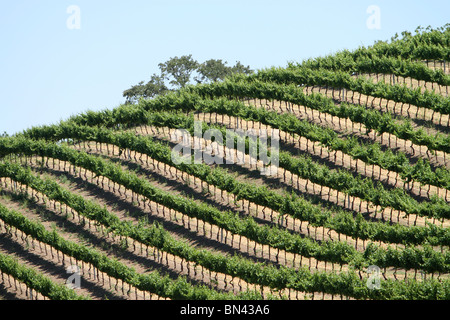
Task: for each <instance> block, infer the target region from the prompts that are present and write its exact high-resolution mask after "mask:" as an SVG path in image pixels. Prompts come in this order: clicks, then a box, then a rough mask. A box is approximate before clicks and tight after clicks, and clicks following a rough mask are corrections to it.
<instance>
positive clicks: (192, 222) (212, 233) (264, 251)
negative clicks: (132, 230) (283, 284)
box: [80, 173, 441, 279]
mask: <svg viewBox="0 0 450 320" xmlns="http://www.w3.org/2000/svg"><path fill="white" fill-rule="evenodd" d="M80 176H83V174H81V173H80ZM91 178H92V177H91ZM86 179H89V178H86ZM97 184H98V185H100V184H101V183H100V182H99V181H98V178H97ZM108 188H109V186H108ZM123 189H124V188H123ZM114 192H116V191H114ZM122 192H124V194H123V196H125V198H126V199H127V198H128V197H130V198H131V199H130V200H129V201H130V202H131V203H133V204H134V205H136V200H137V201H138V204H139V200H138V198H134V199H133V196H134V195H133V193H132V192H129V191H126V190H122V191H119V193H120V194H122ZM127 193H129V195H128V197H127ZM155 205H156V204H151V203H150V204H149V206H150V208H149V209H150V213H152V212H153V214H155V213H156V214H157V215H159V216H162V217H164V219H169V220H170V221H176V222H177V223H179V224H180V225H183V227H184V228H188V229H189V230H191V231H195V232H196V233H198V234H200V235H203V236H205V238H209V239H213V240H217V241H218V242H220V243H222V244H226V245H228V244H229V245H230V246H232V247H235V248H238V250H240V251H243V249H242V248H245V243H246V244H247V246H246V247H247V249H246V251H243V252H245V253H248V254H252V255H254V256H256V257H257V256H258V255H259V252H261V253H260V254H261V256H260V257H264V256H265V255H268V256H269V259H271V260H272V261H273V262H275V263H279V264H283V265H287V266H290V267H294V268H295V267H296V266H299V265H302V266H304V267H307V268H309V269H314V270H323V271H327V269H329V270H328V271H345V269H346V267H345V266H340V265H334V264H330V263H328V266H327V263H326V262H325V263H323V262H319V261H315V260H314V259H308V258H303V257H299V256H298V255H295V254H294V255H293V254H290V253H287V252H285V251H283V250H276V254H273V253H272V257H271V256H270V249H271V248H270V247H267V246H262V245H260V244H258V243H255V242H253V241H249V240H248V239H246V238H245V237H240V236H239V239H238V241H237V240H235V239H234V238H235V236H234V235H233V234H231V233H229V232H227V231H226V230H223V229H220V228H217V227H216V226H211V225H209V224H208V223H202V221H200V223H199V221H198V220H197V219H195V218H192V219H190V218H188V217H184V216H183V215H182V214H180V213H179V212H175V211H173V210H169V209H167V208H164V207H163V206H160V205H156V206H155ZM136 206H139V207H141V209H142V208H144V209H145V202H144V199H141V203H140V204H139V205H136ZM166 216H168V218H167V217H166ZM219 237H220V238H219ZM219 239H220V240H219ZM242 239H244V240H243V241H242ZM241 244H242V245H241ZM266 247H267V248H266ZM273 250H275V249H273ZM273 250H272V251H273ZM274 255H275V257H274ZM283 256H284V258H283ZM266 258H267V257H266ZM305 260H306V261H305ZM283 262H284V263H283ZM314 265H315V266H314ZM321 265H322V266H321ZM330 265H331V266H330ZM384 275H385V277H387V278H393V279H397V277H398V275H399V270H396V269H395V268H391V270H389V269H387V270H385V272H384ZM440 276H441V275H439V277H440ZM405 277H417V270H409V271H406V272H405Z"/></svg>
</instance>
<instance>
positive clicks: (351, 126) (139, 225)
mask: <svg viewBox="0 0 450 320" xmlns="http://www.w3.org/2000/svg"><path fill="white" fill-rule="evenodd" d="M449 68H450V27H449V26H448V25H447V26H445V27H442V28H438V29H431V28H429V29H427V30H419V31H417V32H416V33H415V34H410V33H407V32H405V33H403V34H402V37H396V38H393V39H391V41H388V42H381V41H380V42H377V43H375V44H374V45H373V46H370V47H367V48H366V47H363V48H359V49H357V50H354V51H341V52H339V53H336V54H334V55H330V56H326V57H321V58H317V59H309V60H306V61H303V62H301V63H300V62H299V63H294V62H291V63H289V64H288V66H287V67H284V68H270V69H264V70H259V71H257V72H255V73H253V74H251V75H243V74H235V75H232V76H230V77H228V78H227V79H226V80H224V81H220V82H212V83H207V84H198V85H189V86H187V87H185V88H182V89H180V90H178V91H176V92H170V93H167V94H164V95H160V96H157V97H155V98H153V99H147V100H146V99H141V100H140V101H139V102H138V103H136V104H124V105H122V106H120V107H117V108H115V109H112V110H104V111H98V112H94V111H88V112H85V113H83V114H80V115H75V116H72V117H70V118H69V119H67V120H65V121H61V122H60V123H59V124H55V125H48V126H40V127H33V128H30V129H28V130H25V131H23V132H21V133H18V134H16V135H14V136H12V137H1V138H0V275H1V277H0V299H2V300H14V299H19V300H72V299H92V300H103V299H109V300H113V299H120V300H125V299H129V300H176V299H189V300H232V299H233V300H234V299H243V300H268V299H287V300H305V299H307V300H322V299H325V300H367V299H374V300H391V299H396V300H397V299H405V300H415V299H421V300H422V299H430V300H448V299H450V277H449V275H450V252H449V246H450V229H449V227H450V205H449V201H450V193H449V192H448V191H449V190H450V155H449V154H448V153H450V136H449V130H450V129H449V128H450V100H449V97H448V89H449V86H450V70H449ZM198 123H201V125H200V127H199V126H198V125H197V124H198ZM180 129H184V130H185V131H184V132H187V133H189V134H190V135H191V138H192V137H193V136H194V134H195V132H198V131H199V130H200V133H201V137H200V138H199V139H194V138H192V139H188V142H187V143H186V141H184V142H183V143H184V146H185V147H191V148H192V149H193V150H195V151H197V152H198V151H202V152H205V153H207V152H209V153H210V154H211V155H214V156H215V159H216V160H217V159H219V158H220V159H221V160H224V161H222V162H220V163H214V162H213V163H209V162H207V161H200V162H195V161H184V162H183V161H177V160H180V159H178V158H176V157H174V156H173V150H174V148H175V147H176V146H179V145H180V143H181V141H182V140H181V139H180V136H179V133H180ZM238 129H239V130H243V131H247V130H258V131H261V132H263V131H264V132H266V134H267V140H270V139H269V137H270V138H271V139H275V138H276V139H277V141H279V146H275V145H272V144H270V145H269V146H268V147H267V148H266V149H265V148H264V145H263V144H261V143H258V144H257V145H256V146H255V145H254V144H253V142H252V140H251V139H250V138H249V137H245V136H243V137H242V136H241V137H239V136H238V135H236V136H233V135H227V134H226V133H227V132H228V131H232V130H234V131H237V130H238ZM211 132H215V133H220V134H221V135H222V136H223V139H215V138H214V139H213V136H212V135H211V134H208V133H211ZM273 141H275V140H273ZM238 145H242V146H244V147H243V148H241V149H239V148H238ZM254 147H255V148H256V149H258V150H259V151H265V152H267V154H268V155H271V156H272V155H274V157H271V159H272V160H274V159H276V161H277V165H276V166H273V165H272V166H270V165H271V164H270V163H268V162H267V161H265V160H264V159H260V158H258V157H255V156H254V155H255V153H254V152H252V150H253V149H252V148H254ZM256 149H255V150H256ZM253 151H254V150H253ZM195 157H196V156H195V153H194V152H193V153H192V155H191V156H188V160H194V158H195ZM233 159H241V161H231V160H233ZM228 160H230V161H228ZM268 168H270V170H267V169H268ZM265 169H266V171H265ZM265 172H271V174H265ZM70 270H72V271H70ZM76 276H79V278H80V279H79V286H78V287H75V288H69V287H68V285H67V283H68V279H69V278H71V279H76ZM75 283H76V281H75Z"/></svg>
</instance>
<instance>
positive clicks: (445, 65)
mask: <svg viewBox="0 0 450 320" xmlns="http://www.w3.org/2000/svg"><path fill="white" fill-rule="evenodd" d="M416 62H421V63H423V64H424V65H426V66H427V68H430V69H431V70H442V71H443V72H444V74H450V69H449V68H450V62H449V61H445V60H444V61H443V60H416Z"/></svg>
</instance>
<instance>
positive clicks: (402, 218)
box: [146, 128, 450, 227]
mask: <svg viewBox="0 0 450 320" xmlns="http://www.w3.org/2000/svg"><path fill="white" fill-rule="evenodd" d="M155 130H156V131H158V129H156V128H155ZM146 131H147V130H146ZM161 131H163V132H162V133H161ZM165 135H168V136H170V137H172V138H174V139H175V138H176V135H175V130H174V129H169V128H165V129H164V130H160V136H161V137H164V136H165ZM174 141H176V140H174ZM200 141H201V143H202V145H201V148H202V150H205V149H206V146H207V145H211V146H213V148H214V149H215V150H216V151H215V154H217V155H219V154H223V155H228V154H229V153H234V154H235V159H244V161H243V164H238V165H239V166H240V167H243V168H247V169H249V170H257V169H258V170H260V171H261V170H262V168H263V163H262V161H260V160H257V159H254V158H252V159H251V158H250V156H249V155H247V154H245V155H244V154H243V153H240V152H238V151H237V150H236V149H233V150H230V149H228V148H226V146H221V147H219V145H218V144H217V143H211V142H210V141H205V140H204V139H200ZM191 145H194V144H193V141H192V140H191ZM361 162H362V161H361ZM273 169H274V170H275V171H276V174H275V175H272V177H271V178H273V179H278V180H279V181H280V182H281V183H283V184H285V185H287V186H289V187H292V188H294V189H296V190H297V191H300V192H302V193H307V194H309V195H312V196H318V197H319V198H321V199H322V200H324V201H326V202H331V203H334V204H336V205H338V206H341V207H343V208H344V209H348V210H352V211H356V212H361V213H363V214H365V215H366V216H368V217H370V218H373V219H381V220H383V221H385V220H389V221H390V222H392V223H399V224H402V225H406V226H410V225H412V224H413V225H418V226H426V223H427V222H432V223H435V224H438V225H442V222H441V221H436V220H435V219H434V218H433V219H430V218H426V217H419V216H417V215H413V214H411V215H407V214H406V213H404V212H402V211H400V210H396V209H393V208H389V207H387V208H385V209H384V210H380V208H379V206H375V205H373V204H372V203H370V202H368V201H365V200H362V199H360V198H358V197H353V196H349V195H347V194H345V193H343V192H338V191H337V190H334V189H331V188H328V187H325V186H321V185H318V184H315V183H312V182H311V181H309V180H307V179H302V178H300V177H298V176H297V175H294V174H291V172H289V171H285V170H284V169H282V168H273ZM236 178H237V179H238V180H239V179H241V178H240V177H236ZM242 180H244V182H245V179H242ZM378 215H380V216H379V217H378ZM448 225H450V221H449V220H447V219H445V220H444V221H443V226H444V227H446V226H448Z"/></svg>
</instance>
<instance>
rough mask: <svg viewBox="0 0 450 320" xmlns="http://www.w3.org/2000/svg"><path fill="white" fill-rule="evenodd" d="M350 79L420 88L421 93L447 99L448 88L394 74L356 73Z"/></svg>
mask: <svg viewBox="0 0 450 320" xmlns="http://www.w3.org/2000/svg"><path fill="white" fill-rule="evenodd" d="M352 77H353V78H362V79H365V80H370V81H372V82H373V83H385V84H389V85H406V86H407V87H409V88H410V89H416V88H420V90H421V92H422V93H424V92H425V91H426V90H428V91H429V92H433V91H434V92H435V93H436V94H440V95H442V96H443V97H448V89H449V86H444V85H440V84H438V83H435V82H428V81H424V80H417V79H414V78H411V77H402V76H397V75H394V74H384V73H358V74H355V75H352Z"/></svg>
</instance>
